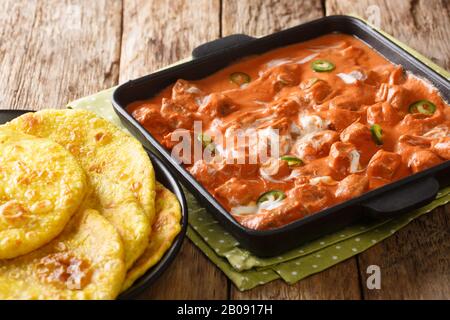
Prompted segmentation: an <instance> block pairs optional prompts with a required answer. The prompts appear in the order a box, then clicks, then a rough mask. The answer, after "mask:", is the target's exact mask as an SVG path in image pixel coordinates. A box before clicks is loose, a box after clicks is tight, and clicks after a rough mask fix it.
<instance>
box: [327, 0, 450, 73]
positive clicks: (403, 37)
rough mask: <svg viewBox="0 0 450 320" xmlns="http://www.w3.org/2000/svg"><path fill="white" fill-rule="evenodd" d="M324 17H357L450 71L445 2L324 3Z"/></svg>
mask: <svg viewBox="0 0 450 320" xmlns="http://www.w3.org/2000/svg"><path fill="white" fill-rule="evenodd" d="M325 3H326V14H327V15H333V14H357V15H358V16H360V17H362V18H364V19H370V20H374V21H377V20H378V18H377V17H376V15H377V12H379V14H380V15H379V17H380V19H379V22H380V26H381V28H382V29H383V30H384V31H386V32H388V33H390V34H391V35H393V36H394V37H396V38H398V39H399V40H400V41H403V42H404V43H406V44H408V45H409V46H410V47H412V48H414V49H416V50H417V51H419V52H420V53H422V54H423V55H425V56H426V57H428V58H430V59H431V60H433V61H434V62H436V63H437V64H438V65H440V66H442V67H444V68H449V67H450V27H449V26H450V1H448V0H395V1H392V0H360V1H355V0H326V1H325Z"/></svg>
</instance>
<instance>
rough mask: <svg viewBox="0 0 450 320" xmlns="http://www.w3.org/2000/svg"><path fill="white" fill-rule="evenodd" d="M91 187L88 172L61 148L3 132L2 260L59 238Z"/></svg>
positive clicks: (0, 171) (0, 164) (0, 178)
mask: <svg viewBox="0 0 450 320" xmlns="http://www.w3.org/2000/svg"><path fill="white" fill-rule="evenodd" d="M86 189H87V184H86V176H85V174H84V171H83V169H82V168H81V167H80V165H79V164H78V162H77V160H76V159H75V158H74V157H73V156H72V155H71V154H70V153H69V152H67V150H65V149H64V148H63V147H61V146H60V145H59V144H57V143H55V142H53V141H50V140H49V139H40V138H36V137H34V136H30V135H26V134H22V133H20V132H14V131H10V130H6V129H2V128H0V259H10V258H14V257H17V256H19V255H23V254H26V253H29V252H31V251H32V250H35V249H37V248H39V247H41V246H43V245H44V244H46V243H48V242H49V241H51V240H52V239H53V238H55V237H56V236H57V235H58V234H59V233H60V232H61V231H62V230H63V228H64V226H65V225H66V224H67V222H68V221H69V219H70V217H71V216H72V215H73V214H74V213H75V212H76V211H77V209H78V207H79V206H80V204H81V202H82V201H83V198H84V196H85V193H86Z"/></svg>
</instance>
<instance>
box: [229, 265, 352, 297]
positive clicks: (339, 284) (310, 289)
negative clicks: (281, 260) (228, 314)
mask: <svg viewBox="0 0 450 320" xmlns="http://www.w3.org/2000/svg"><path fill="white" fill-rule="evenodd" d="M356 273H357V266H356V259H354V258H352V259H349V260H347V261H344V262H342V263H339V264H338V265H335V266H334V267H332V268H329V269H327V270H325V271H323V272H321V273H318V274H315V275H313V276H311V277H308V278H306V279H304V280H301V281H300V282H297V283H296V284H294V285H287V284H286V283H284V282H283V281H281V280H277V281H273V282H271V283H269V284H267V285H264V286H261V287H257V288H255V289H253V290H250V291H245V292H239V291H238V290H231V297H230V298H231V299H236V300H239V299H273V300H317V299H337V300H342V299H346V300H358V299H361V292H360V289H359V279H358V276H357V274H356Z"/></svg>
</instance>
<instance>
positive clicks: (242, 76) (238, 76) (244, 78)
mask: <svg viewBox="0 0 450 320" xmlns="http://www.w3.org/2000/svg"><path fill="white" fill-rule="evenodd" d="M250 80H251V78H250V76H249V75H248V74H246V73H244V72H233V73H232V74H230V81H231V82H233V83H235V84H237V85H238V86H242V85H243V84H245V83H249V82H250Z"/></svg>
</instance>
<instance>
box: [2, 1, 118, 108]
mask: <svg viewBox="0 0 450 320" xmlns="http://www.w3.org/2000/svg"><path fill="white" fill-rule="evenodd" d="M121 5H122V4H121V1H120V0H114V1H107V0H101V1H82V0H73V1H36V0H5V1H2V10H1V11H0V25H1V28H0V70H1V73H0V107H3V108H5V107H9V108H14V109H42V108H46V107H47V108H48V107H51V108H61V107H64V106H65V105H66V103H67V102H69V101H70V100H73V99H75V98H79V97H82V96H84V95H87V94H91V93H94V92H96V91H98V90H101V89H104V88H108V87H110V86H112V85H114V84H115V83H116V82H117V80H118V74H119V73H118V71H119V69H118V59H119V50H120V33H121Z"/></svg>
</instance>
